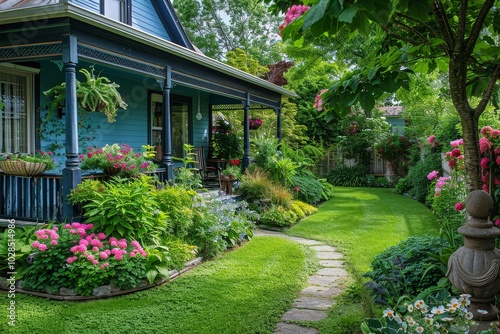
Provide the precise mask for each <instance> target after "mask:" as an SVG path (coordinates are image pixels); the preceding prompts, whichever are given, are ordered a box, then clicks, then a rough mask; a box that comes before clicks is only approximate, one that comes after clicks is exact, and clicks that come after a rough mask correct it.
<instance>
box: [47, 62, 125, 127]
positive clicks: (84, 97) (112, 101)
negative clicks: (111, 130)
mask: <svg viewBox="0 0 500 334" xmlns="http://www.w3.org/2000/svg"><path fill="white" fill-rule="evenodd" d="M79 72H80V73H82V74H83V75H84V76H85V81H79V80H77V81H76V96H77V99H78V102H79V104H80V106H81V107H82V108H83V109H85V110H87V111H97V112H103V113H104V114H105V115H106V117H107V118H108V122H110V123H113V122H114V121H115V119H116V114H117V112H118V109H127V104H126V103H125V101H123V98H122V96H121V95H120V93H119V92H118V88H120V85H118V84H117V83H115V82H111V80H109V79H108V78H107V77H104V76H100V75H96V74H95V73H94V66H90V70H87V69H86V68H82V69H80V71H79ZM43 93H44V94H45V95H46V96H49V97H52V102H51V103H50V105H49V112H54V111H55V110H57V108H61V107H62V106H64V104H65V100H66V83H65V82H63V83H61V84H59V85H56V86H54V87H52V88H50V89H49V90H47V91H45V92H43Z"/></svg>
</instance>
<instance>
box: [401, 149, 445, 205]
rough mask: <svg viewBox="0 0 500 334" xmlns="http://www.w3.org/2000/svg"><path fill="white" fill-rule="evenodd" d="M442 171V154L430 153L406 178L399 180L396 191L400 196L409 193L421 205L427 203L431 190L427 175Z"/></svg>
mask: <svg viewBox="0 0 500 334" xmlns="http://www.w3.org/2000/svg"><path fill="white" fill-rule="evenodd" d="M441 169H442V168H441V154H440V153H438V152H435V153H430V154H428V155H426V156H425V158H424V159H423V160H421V161H419V162H417V164H416V165H415V166H413V167H411V168H410V170H409V171H408V176H407V177H406V178H404V179H400V180H399V182H398V184H397V185H396V191H397V192H398V193H399V194H405V193H407V194H408V195H410V196H411V197H412V198H414V199H415V200H417V201H419V202H420V203H425V201H426V198H427V196H428V195H429V188H430V187H429V180H428V179H427V175H429V173H430V172H432V171H434V170H437V171H441Z"/></svg>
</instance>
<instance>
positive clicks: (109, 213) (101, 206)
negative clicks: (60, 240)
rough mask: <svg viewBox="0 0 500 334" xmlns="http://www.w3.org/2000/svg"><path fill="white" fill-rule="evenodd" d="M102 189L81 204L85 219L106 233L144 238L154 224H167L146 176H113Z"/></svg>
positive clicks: (162, 225)
mask: <svg viewBox="0 0 500 334" xmlns="http://www.w3.org/2000/svg"><path fill="white" fill-rule="evenodd" d="M103 185H104V190H103V191H100V192H97V193H95V196H94V198H92V199H91V200H90V202H89V203H87V204H85V205H84V209H85V213H84V215H85V221H86V222H87V223H93V224H94V226H95V229H96V230H98V231H104V233H106V235H107V236H115V237H118V238H126V239H140V238H144V239H147V238H148V237H149V233H150V232H152V231H153V229H154V228H157V227H164V228H166V227H167V216H166V214H165V213H163V212H162V211H160V210H159V209H160V207H159V205H158V202H157V201H156V200H155V198H154V195H153V193H154V191H155V186H154V184H153V182H152V178H151V177H149V176H146V175H141V176H140V177H136V178H132V179H130V180H129V179H122V178H113V179H112V180H111V181H109V182H104V183H103Z"/></svg>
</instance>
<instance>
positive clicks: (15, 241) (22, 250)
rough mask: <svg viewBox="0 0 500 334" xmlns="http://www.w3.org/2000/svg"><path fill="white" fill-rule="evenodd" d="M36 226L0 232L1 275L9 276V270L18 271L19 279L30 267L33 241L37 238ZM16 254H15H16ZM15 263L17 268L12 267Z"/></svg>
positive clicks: (17, 277) (17, 279)
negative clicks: (29, 259)
mask: <svg viewBox="0 0 500 334" xmlns="http://www.w3.org/2000/svg"><path fill="white" fill-rule="evenodd" d="M34 232H35V228H34V227H23V228H9V229H6V230H5V231H4V233H1V234H0V276H3V277H7V272H13V271H15V272H16V281H19V280H20V279H21V278H22V277H23V275H24V273H25V271H26V270H27V267H28V256H29V255H30V254H31V250H32V247H31V243H32V242H33V241H34V240H35V239H36V236H35V234H34ZM14 254H15V255H14ZM12 263H14V264H15V270H12V268H11V267H10V266H11V264H12Z"/></svg>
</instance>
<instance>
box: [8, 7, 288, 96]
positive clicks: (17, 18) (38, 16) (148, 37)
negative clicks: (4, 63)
mask: <svg viewBox="0 0 500 334" xmlns="http://www.w3.org/2000/svg"><path fill="white" fill-rule="evenodd" d="M59 17H70V18H73V19H76V20H78V21H81V22H85V23H88V24H91V25H93V26H96V27H99V28H100V29H103V30H107V31H110V32H113V33H114V34H117V35H121V36H124V37H126V38H128V39H132V40H135V41H137V42H139V43H142V44H145V45H148V46H150V47H153V48H156V49H158V50H161V51H163V52H167V53H170V54H172V55H175V56H177V57H179V58H183V59H186V60H189V61H192V62H194V63H197V64H200V65H202V66H205V67H207V68H210V69H213V70H216V71H218V72H221V73H224V74H227V75H229V76H231V77H234V78H238V79H240V80H244V81H246V82H248V83H252V84H254V85H257V86H260V87H263V88H266V89H268V90H271V91H273V92H276V93H279V94H281V95H284V96H289V97H296V96H297V94H295V93H294V92H292V91H290V90H288V89H285V88H282V87H280V86H277V85H275V84H272V83H270V82H268V81H266V80H264V79H261V78H258V77H256V76H253V75H251V74H248V73H246V72H243V71H241V70H238V69H236V68H234V67H232V66H229V65H226V64H224V63H221V62H219V61H217V60H214V59H212V58H209V57H207V56H205V55H203V54H200V53H197V52H195V51H192V50H189V49H186V48H184V47H182V46H179V45H177V44H174V43H172V42H170V41H167V40H164V39H161V38H159V37H157V36H154V35H152V34H149V33H147V32H144V31H141V30H139V29H136V28H134V27H131V26H129V25H127V24H124V23H121V22H118V21H114V20H110V19H107V18H106V17H104V16H103V15H101V14H98V13H94V12H92V11H89V10H87V9H84V8H82V7H79V6H77V5H75V4H73V3H67V2H62V3H59V4H54V5H43V6H36V7H29V8H22V9H16V10H10V11H5V12H0V24H8V23H19V22H26V21H36V22H43V21H44V20H47V19H49V18H59Z"/></svg>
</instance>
